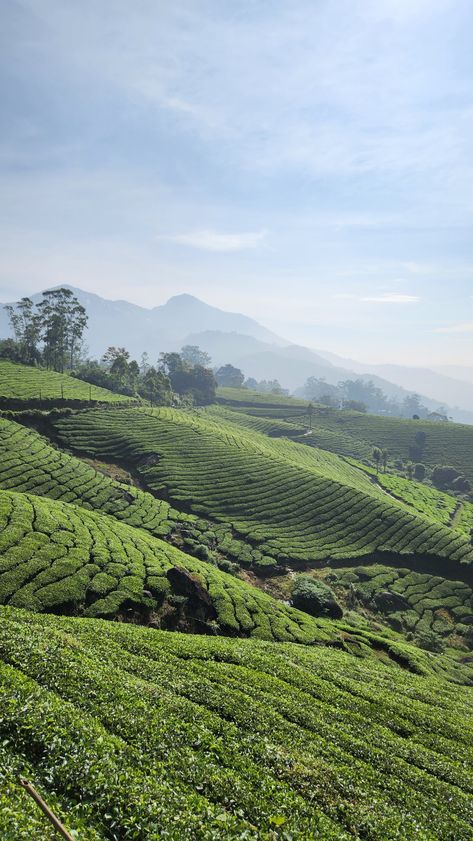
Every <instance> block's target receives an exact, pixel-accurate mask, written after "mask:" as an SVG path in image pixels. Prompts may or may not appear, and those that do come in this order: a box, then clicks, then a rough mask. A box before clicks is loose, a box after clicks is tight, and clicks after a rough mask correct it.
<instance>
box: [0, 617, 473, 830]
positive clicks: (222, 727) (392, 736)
mask: <svg viewBox="0 0 473 841" xmlns="http://www.w3.org/2000/svg"><path fill="white" fill-rule="evenodd" d="M0 616H1V622H0V655H1V664H0V710H1V715H0V745H1V747H0V757H1V759H0V768H1V770H0V775H1V778H2V783H3V785H2V788H1V794H0V806H1V808H0V834H1V836H2V837H3V838H5V839H10V838H11V839H13V838H14V839H15V841H16V840H17V839H20V841H21V839H25V841H26V839H28V841H30V839H35V838H38V839H39V838H41V839H44V838H47V837H48V835H47V825H46V824H45V823H44V819H43V818H42V816H41V814H40V813H39V812H38V810H35V807H34V806H33V804H32V803H31V801H29V800H28V799H27V797H26V795H25V794H24V792H22V790H21V789H20V788H19V787H18V785H17V783H16V778H17V775H18V774H21V775H22V776H26V777H27V778H28V779H29V780H31V781H32V782H33V784H34V785H35V786H36V787H37V789H38V790H39V791H40V793H41V794H42V795H43V796H44V797H45V799H46V800H47V802H49V803H50V804H51V806H52V807H53V808H55V809H56V810H57V812H58V814H59V815H60V817H61V818H62V820H63V821H64V823H65V824H66V826H67V827H68V828H69V830H70V831H74V832H76V833H77V837H79V838H81V841H102V839H103V841H105V839H135V840H136V841H139V840H140V841H145V839H146V841H153V839H158V838H168V839H171V841H181V839H183V840H184V841H185V839H187V841H217V839H218V841H220V839H225V840H226V841H228V839H232V840H233V841H237V839H240V841H241V839H246V841H253V840H254V841H271V839H278V838H281V839H296V838H297V839H301V840H302V841H304V840H305V841H309V839H311V841H316V839H321V840H322V839H323V841H330V839H332V840H333V841H349V839H361V838H365V839H370V840H371V841H395V839H397V840H398V841H401V839H402V841H434V839H435V841H452V839H455V841H471V839H472V837H473V831H472V821H473V798H472V796H471V794H472V779H473V753H472V745H473V739H472V736H473V694H472V691H471V689H468V688H464V687H458V686H455V687H454V686H451V685H449V684H447V683H445V682H444V681H442V680H439V679H438V678H436V677H435V676H430V677H419V676H416V675H412V674H409V673H408V672H404V671H402V670H400V669H398V668H397V667H396V666H394V665H391V666H388V665H384V664H382V663H379V662H376V661H375V660H359V659H357V658H355V657H353V656H350V655H349V654H347V653H344V652H342V651H337V650H335V649H327V648H323V647H322V648H321V647H319V648H315V649H314V648H311V649H309V648H306V649H304V648H302V647H300V646H294V645H291V644H281V645H278V646H275V645H274V644H270V643H264V642H259V641H253V640H228V639H218V638H208V637H205V638H202V637H200V638H197V637H191V636H183V635H181V634H169V633H166V632H162V631H161V632H160V631H150V630H148V629H144V628H137V627H134V626H130V625H120V624H118V623H103V622H100V621H97V620H79V619H66V618H57V617H54V616H39V615H32V614H27V613H25V612H23V611H16V610H10V609H8V610H5V609H3V610H2V611H1V614H0ZM433 698H435V704H433V703H432V699H433Z"/></svg>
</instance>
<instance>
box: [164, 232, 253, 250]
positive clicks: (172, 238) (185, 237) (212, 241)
mask: <svg viewBox="0 0 473 841" xmlns="http://www.w3.org/2000/svg"><path fill="white" fill-rule="evenodd" d="M266 233H267V232H266V231H265V230H263V231H246V232H242V233H236V234H224V233H220V232H219V231H212V230H198V231H189V233H186V234H167V235H162V236H159V237H158V239H159V240H164V241H166V242H174V243H176V244H177V245H186V246H190V247H191V248H199V249H200V250H202V251H243V250H245V249H247V248H256V247H257V246H258V245H259V244H260V243H261V242H262V241H263V240H264V238H265V237H266Z"/></svg>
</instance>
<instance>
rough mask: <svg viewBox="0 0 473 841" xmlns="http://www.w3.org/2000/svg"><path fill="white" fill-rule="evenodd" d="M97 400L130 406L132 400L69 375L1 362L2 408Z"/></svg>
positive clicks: (0, 387) (0, 399)
mask: <svg viewBox="0 0 473 841" xmlns="http://www.w3.org/2000/svg"><path fill="white" fill-rule="evenodd" d="M88 400H91V401H94V402H96V403H127V402H130V398H129V397H125V396H124V395H123V394H115V393H114V392H113V391H108V389H106V388H100V387H99V386H96V385H89V383H85V382H83V381H82V380H78V379H76V378H75V377H71V376H70V375H69V374H58V373H56V371H46V370H45V369H43V368H33V367H30V366H28V365H19V364H16V363H14V362H8V361H6V360H3V359H1V360H0V405H2V406H4V407H5V406H8V405H9V403H19V402H23V401H24V402H25V405H26V404H29V405H31V406H34V405H35V403H38V404H40V403H44V402H49V403H51V405H55V404H57V405H61V403H65V402H66V403H70V402H84V401H88Z"/></svg>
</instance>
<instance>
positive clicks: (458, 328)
mask: <svg viewBox="0 0 473 841" xmlns="http://www.w3.org/2000/svg"><path fill="white" fill-rule="evenodd" d="M434 332H435V333H473V321H464V322H461V323H460V324H447V325H446V326H445V327H437V329H436V330H435V331H434Z"/></svg>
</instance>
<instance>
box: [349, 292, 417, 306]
mask: <svg viewBox="0 0 473 841" xmlns="http://www.w3.org/2000/svg"><path fill="white" fill-rule="evenodd" d="M360 300H361V301H367V302H369V303H373V304H417V303H418V302H419V301H420V297H419V296H418V295H402V294H400V293H398V292H384V293H383V294H382V295H366V296H364V297H363V298H360Z"/></svg>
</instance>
